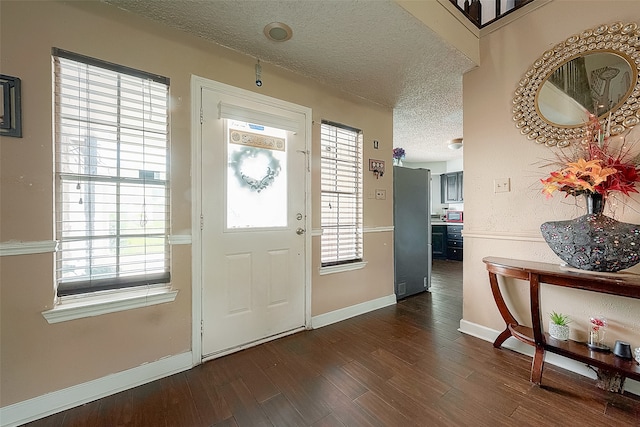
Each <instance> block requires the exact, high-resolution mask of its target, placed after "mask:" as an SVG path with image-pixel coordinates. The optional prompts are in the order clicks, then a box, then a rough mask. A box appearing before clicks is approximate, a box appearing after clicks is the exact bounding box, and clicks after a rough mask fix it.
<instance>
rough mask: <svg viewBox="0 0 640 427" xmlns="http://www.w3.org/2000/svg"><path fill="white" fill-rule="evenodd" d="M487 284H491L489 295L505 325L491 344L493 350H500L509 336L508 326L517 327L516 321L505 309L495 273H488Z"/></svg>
mask: <svg viewBox="0 0 640 427" xmlns="http://www.w3.org/2000/svg"><path fill="white" fill-rule="evenodd" d="M489 283H491V293H493V299H494V300H495V301H496V306H498V310H499V311H500V315H501V316H502V318H503V319H504V322H505V323H506V325H507V327H506V328H505V330H504V331H502V333H501V334H500V335H498V338H496V340H495V341H494V342H493V346H494V347H495V348H500V346H501V345H502V343H503V342H505V340H506V339H507V338H509V337H510V336H511V331H510V330H509V325H516V326H517V325H518V321H517V320H516V318H515V317H513V314H511V312H510V311H509V308H508V307H507V303H506V302H505V301H504V298H503V297H502V292H500V286H498V277H497V275H496V273H492V272H489Z"/></svg>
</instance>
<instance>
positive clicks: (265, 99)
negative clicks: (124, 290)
mask: <svg viewBox="0 0 640 427" xmlns="http://www.w3.org/2000/svg"><path fill="white" fill-rule="evenodd" d="M205 88H206V89H208V90H213V91H216V92H219V93H223V94H226V95H231V96H237V97H239V98H243V99H246V100H250V101H255V102H260V103H263V104H267V105H269V106H271V107H276V108H282V109H285V110H289V111H293V112H296V113H301V114H304V116H305V151H306V162H307V164H306V167H305V168H304V170H305V178H304V179H305V185H304V188H305V201H304V206H305V211H306V218H305V222H304V227H305V230H307V231H306V233H305V234H304V239H305V242H304V251H305V256H304V259H305V271H304V287H305V289H304V293H305V298H304V319H305V328H306V329H310V328H311V164H312V163H311V140H312V134H311V132H312V124H313V119H312V114H311V108H309V107H304V106H302V105H298V104H293V103H291V102H288V101H283V100H281V99H277V98H273V97H270V96H266V95H262V94H259V93H255V92H251V91H249V90H246V89H241V88H238V87H234V86H230V85H227V84H224V83H220V82H217V81H215V80H210V79H207V78H204V77H199V76H196V75H193V74H192V75H191V312H192V325H191V326H192V328H191V329H192V338H191V354H192V357H193V365H194V366H195V365H199V364H200V363H202V309H203V308H202V235H201V212H202V199H201V197H200V195H201V194H202V168H201V163H200V154H201V153H202V135H201V132H202V128H201V126H200V125H201V122H200V121H201V117H202V111H201V105H202V95H201V94H202V89H205ZM285 334H286V333H285ZM285 334H283V335H285ZM276 337H277V336H276ZM269 339H274V337H270V338H269ZM260 342H261V341H258V342H256V343H252V344H253V345H256V344H258V343H260ZM223 354H226V353H221V354H220V356H222V355H223Z"/></svg>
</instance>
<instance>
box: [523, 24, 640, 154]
mask: <svg viewBox="0 0 640 427" xmlns="http://www.w3.org/2000/svg"><path fill="white" fill-rule="evenodd" d="M639 68H640V30H639V29H638V25H637V24H636V23H629V24H623V23H621V22H616V23H613V24H610V25H600V26H599V27H597V28H594V29H589V30H586V31H583V32H582V33H581V34H577V35H573V36H571V37H569V38H568V39H566V40H565V41H563V42H561V43H559V44H557V45H556V46H554V47H553V48H552V49H550V50H548V51H546V52H545V53H544V54H543V55H542V56H541V57H540V58H538V60H537V61H536V62H534V64H533V65H532V66H531V68H530V69H529V70H528V71H527V72H526V73H525V76H524V77H523V78H522V80H520V82H519V84H518V87H517V89H516V96H515V98H514V99H513V120H514V122H515V124H516V127H517V128H518V129H520V132H521V133H522V134H523V135H526V136H527V138H528V139H530V140H533V141H535V142H537V143H539V144H545V145H547V146H549V147H553V146H558V147H566V146H568V145H570V144H571V142H573V141H580V140H581V139H583V138H584V137H585V134H586V123H587V122H588V120H589V116H590V115H591V114H593V115H596V116H597V117H598V119H599V120H600V122H601V123H602V124H603V125H605V124H607V122H608V121H609V122H610V123H609V126H608V127H609V128H610V132H611V134H612V135H617V134H620V133H622V132H624V131H625V130H626V129H628V128H631V127H633V126H635V125H636V124H638V123H640V78H639V76H638V69H639Z"/></svg>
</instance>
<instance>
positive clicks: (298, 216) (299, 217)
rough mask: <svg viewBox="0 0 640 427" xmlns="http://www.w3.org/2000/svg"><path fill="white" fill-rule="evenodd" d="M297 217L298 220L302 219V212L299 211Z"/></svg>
mask: <svg viewBox="0 0 640 427" xmlns="http://www.w3.org/2000/svg"><path fill="white" fill-rule="evenodd" d="M296 219H297V220H298V221H300V220H302V214H301V213H299V214H298V215H296Z"/></svg>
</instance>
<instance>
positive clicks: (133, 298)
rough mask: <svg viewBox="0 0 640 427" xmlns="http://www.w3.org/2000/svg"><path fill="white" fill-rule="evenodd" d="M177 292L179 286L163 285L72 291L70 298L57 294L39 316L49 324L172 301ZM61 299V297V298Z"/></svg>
mask: <svg viewBox="0 0 640 427" xmlns="http://www.w3.org/2000/svg"><path fill="white" fill-rule="evenodd" d="M177 296H178V290H173V289H171V287H170V286H166V285H163V286H159V287H155V286H148V287H136V288H129V289H115V290H111V291H97V292H91V293H86V294H81V295H74V296H72V297H71V298H69V297H63V298H58V302H56V304H54V307H53V308H52V309H50V310H46V311H43V312H42V316H43V317H44V318H45V319H46V320H47V322H48V323H49V324H53V323H60V322H67V321H69V320H76V319H82V318H85V317H93V316H99V315H102V314H108V313H117V312H119V311H125V310H132V309H134V308H141V307H150V306H152V305H157V304H163V303H167V302H173V301H175V299H176V297H177ZM67 298H69V299H67ZM62 299H64V301H60V300H62Z"/></svg>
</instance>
